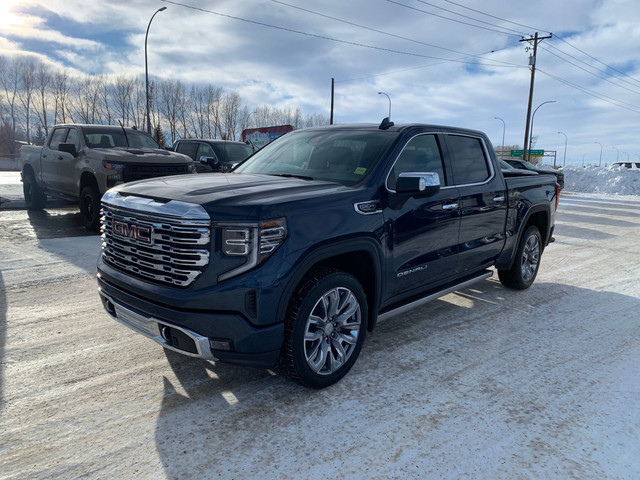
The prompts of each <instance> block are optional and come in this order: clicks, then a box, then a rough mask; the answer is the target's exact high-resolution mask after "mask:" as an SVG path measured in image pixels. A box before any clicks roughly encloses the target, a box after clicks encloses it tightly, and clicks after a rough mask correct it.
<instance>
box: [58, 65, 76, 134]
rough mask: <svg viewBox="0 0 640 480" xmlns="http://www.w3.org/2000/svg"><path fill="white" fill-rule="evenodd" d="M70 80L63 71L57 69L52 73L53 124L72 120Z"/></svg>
mask: <svg viewBox="0 0 640 480" xmlns="http://www.w3.org/2000/svg"><path fill="white" fill-rule="evenodd" d="M71 83H72V82H71V80H70V78H69V74H68V73H67V72H65V71H58V72H56V73H55V74H54V75H53V85H54V99H55V109H54V114H53V121H54V124H58V123H67V120H68V121H70V122H73V115H72V114H71V110H70V102H69V89H70V86H71V85H70V84H71Z"/></svg>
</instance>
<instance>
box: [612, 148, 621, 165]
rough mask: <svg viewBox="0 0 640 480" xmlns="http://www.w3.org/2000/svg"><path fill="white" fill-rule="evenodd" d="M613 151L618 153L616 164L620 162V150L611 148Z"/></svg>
mask: <svg viewBox="0 0 640 480" xmlns="http://www.w3.org/2000/svg"><path fill="white" fill-rule="evenodd" d="M611 150H615V151H616V162H619V161H620V150H618V147H611Z"/></svg>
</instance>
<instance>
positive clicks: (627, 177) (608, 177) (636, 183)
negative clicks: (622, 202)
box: [562, 166, 640, 195]
mask: <svg viewBox="0 0 640 480" xmlns="http://www.w3.org/2000/svg"><path fill="white" fill-rule="evenodd" d="M562 171H563V172H564V190H565V191H567V192H581V193H603V194H608V195H640V170H639V169H629V168H625V167H620V166H609V167H586V168H579V167H578V168H573V167H565V168H563V169H562Z"/></svg>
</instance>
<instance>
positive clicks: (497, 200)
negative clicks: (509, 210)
mask: <svg viewBox="0 0 640 480" xmlns="http://www.w3.org/2000/svg"><path fill="white" fill-rule="evenodd" d="M493 201H494V202H500V203H502V202H504V196H502V195H500V196H498V197H493Z"/></svg>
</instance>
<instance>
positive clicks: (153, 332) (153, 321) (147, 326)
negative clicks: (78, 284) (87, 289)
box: [98, 288, 218, 361]
mask: <svg viewBox="0 0 640 480" xmlns="http://www.w3.org/2000/svg"><path fill="white" fill-rule="evenodd" d="M98 290H99V292H100V295H102V296H103V297H104V298H105V299H106V300H107V301H108V302H110V303H111V305H113V309H114V312H115V315H113V314H112V313H111V312H109V314H110V315H111V316H112V317H113V319H114V320H116V321H118V322H119V323H121V324H123V325H124V326H126V327H129V328H130V329H132V330H134V331H136V332H138V333H140V334H142V335H144V336H145V337H147V338H150V339H151V340H154V341H155V342H157V343H159V344H160V345H162V346H163V347H164V348H166V349H168V350H173V351H174V352H178V353H181V354H183V355H187V356H189V357H195V358H202V359H203V360H212V361H216V360H218V359H217V358H216V357H214V356H213V353H212V352H211V348H210V346H209V339H208V338H207V337H203V336H202V335H199V334H197V333H195V332H193V331H191V330H189V329H187V328H184V327H179V326H177V325H174V324H172V323H168V322H164V321H162V320H158V319H157V318H154V317H147V316H145V315H141V314H139V313H137V312H134V311H133V310H131V309H129V308H127V307H126V306H124V305H123V304H121V303H119V302H117V301H116V300H114V299H113V298H112V297H111V296H109V295H107V294H106V293H105V292H104V290H102V289H100V288H99V289H98ZM160 326H165V327H169V328H173V329H175V330H179V331H181V332H182V333H184V334H185V335H186V336H188V337H189V338H191V339H192V340H193V342H194V344H195V346H196V350H197V351H198V353H192V352H187V351H185V350H181V349H179V348H176V347H174V346H173V345H171V344H170V343H169V342H167V341H166V340H165V339H164V338H162V335H161V334H160Z"/></svg>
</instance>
